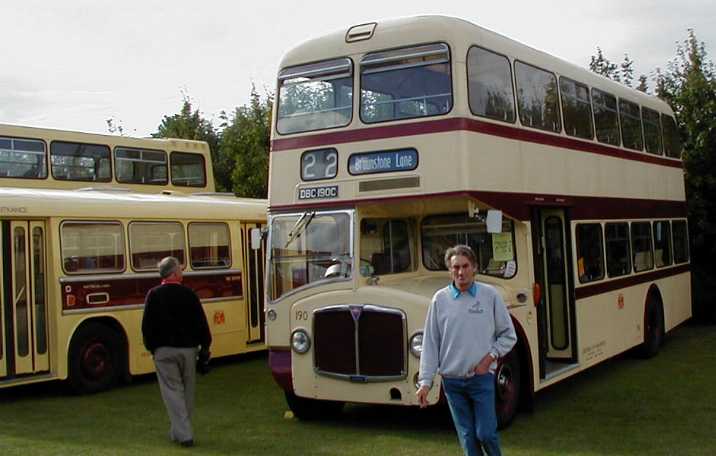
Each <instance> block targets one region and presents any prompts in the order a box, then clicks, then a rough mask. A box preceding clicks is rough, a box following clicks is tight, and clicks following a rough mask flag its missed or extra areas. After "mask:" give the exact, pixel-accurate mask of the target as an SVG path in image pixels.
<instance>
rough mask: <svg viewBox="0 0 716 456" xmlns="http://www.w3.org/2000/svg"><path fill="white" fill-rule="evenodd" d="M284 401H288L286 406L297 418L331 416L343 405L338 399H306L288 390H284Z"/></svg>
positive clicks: (336, 413)
mask: <svg viewBox="0 0 716 456" xmlns="http://www.w3.org/2000/svg"><path fill="white" fill-rule="evenodd" d="M286 402H287V403H288V408H290V409H291V412H293V416H295V417H296V418H298V419H299V420H318V419H325V418H333V417H335V416H337V415H338V414H339V413H341V410H343V405H344V403H343V402H340V401H320V400H318V399H307V398H305V397H299V396H296V395H295V394H293V393H289V392H286Z"/></svg>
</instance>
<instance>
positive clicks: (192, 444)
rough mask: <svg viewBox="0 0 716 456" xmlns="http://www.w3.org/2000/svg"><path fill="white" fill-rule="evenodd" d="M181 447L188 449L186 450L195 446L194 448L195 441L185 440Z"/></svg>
mask: <svg viewBox="0 0 716 456" xmlns="http://www.w3.org/2000/svg"><path fill="white" fill-rule="evenodd" d="M179 445H181V446H183V447H186V448H188V447H193V446H194V440H193V439H189V440H184V441H183V442H180V443H179Z"/></svg>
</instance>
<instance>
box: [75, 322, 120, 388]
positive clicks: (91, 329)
mask: <svg viewBox="0 0 716 456" xmlns="http://www.w3.org/2000/svg"><path fill="white" fill-rule="evenodd" d="M120 344H121V341H120V338H119V336H118V335H117V333H116V332H115V330H113V329H112V328H109V327H107V326H105V325H103V324H101V323H87V324H85V325H82V326H81V327H80V328H79V329H78V330H77V332H76V333H75V335H74V337H72V343H71V344H70V359H69V362H70V365H69V383H70V386H71V387H72V389H73V390H74V391H75V392H76V393H79V394H86V393H96V392H98V391H104V390H106V389H109V388H110V387H111V386H112V385H114V383H115V381H116V380H117V379H118V376H119V372H120V369H121V368H120V366H121V356H120V352H119V347H120V346H121V345H120Z"/></svg>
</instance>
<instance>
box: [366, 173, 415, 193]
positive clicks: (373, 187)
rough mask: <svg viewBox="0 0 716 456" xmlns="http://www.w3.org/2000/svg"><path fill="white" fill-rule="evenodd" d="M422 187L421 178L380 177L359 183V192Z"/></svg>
mask: <svg viewBox="0 0 716 456" xmlns="http://www.w3.org/2000/svg"><path fill="white" fill-rule="evenodd" d="M416 187H420V178H419V177H417V176H414V177H399V178H397V179H380V180H372V181H364V182H360V183H359V184H358V191H359V192H376V191H380V190H395V189H398V188H416Z"/></svg>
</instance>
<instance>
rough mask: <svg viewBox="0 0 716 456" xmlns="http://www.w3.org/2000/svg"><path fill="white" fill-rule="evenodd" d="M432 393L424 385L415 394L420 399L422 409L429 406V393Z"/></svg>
mask: <svg viewBox="0 0 716 456" xmlns="http://www.w3.org/2000/svg"><path fill="white" fill-rule="evenodd" d="M429 391H430V388H428V387H427V386H425V385H423V386H421V387H420V388H418V391H417V392H416V393H415V396H416V397H417V398H418V402H419V403H420V408H425V407H427V406H428V392H429Z"/></svg>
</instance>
